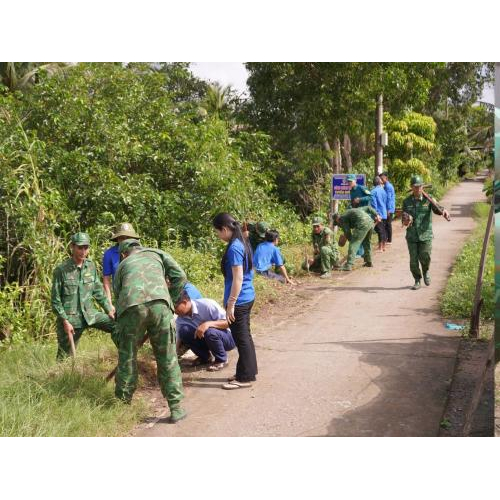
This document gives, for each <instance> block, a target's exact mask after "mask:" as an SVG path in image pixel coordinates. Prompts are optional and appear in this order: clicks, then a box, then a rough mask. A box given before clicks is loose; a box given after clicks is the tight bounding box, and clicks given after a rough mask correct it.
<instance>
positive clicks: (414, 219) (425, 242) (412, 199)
mask: <svg viewBox="0 0 500 500" xmlns="http://www.w3.org/2000/svg"><path fill="white" fill-rule="evenodd" d="M411 189H412V194H411V195H410V196H408V197H407V198H405V200H404V201H403V217H402V220H403V224H404V225H405V226H406V242H407V244H408V251H409V252H410V270H411V273H412V275H413V278H414V279H415V284H414V285H413V286H412V287H411V288H412V290H418V289H419V288H420V280H421V279H422V275H423V277H424V283H425V284H426V285H427V286H429V285H430V284H431V277H430V274H429V267H430V265H431V252H432V238H433V234H432V212H434V213H435V214H437V215H442V216H443V217H444V218H445V219H447V220H450V215H449V213H448V212H447V211H446V210H445V209H444V208H443V207H442V206H440V205H438V204H437V203H436V202H435V201H434V200H433V198H432V197H430V196H429V195H427V194H426V193H424V182H423V180H422V177H421V176H420V175H413V176H412V178H411ZM431 200H432V201H431ZM420 266H422V272H420Z"/></svg>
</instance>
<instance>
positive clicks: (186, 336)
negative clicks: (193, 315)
mask: <svg viewBox="0 0 500 500" xmlns="http://www.w3.org/2000/svg"><path fill="white" fill-rule="evenodd" d="M195 331H196V329H195V328H194V327H192V326H190V325H182V326H181V327H180V328H179V331H178V332H177V333H178V335H179V339H180V340H181V341H182V343H183V344H186V345H187V346H188V347H189V348H190V349H191V350H192V351H193V352H194V353H195V354H196V356H198V357H199V358H201V359H202V360H204V361H208V359H209V358H210V353H212V354H213V355H214V358H215V362H216V363H222V362H226V361H227V351H231V350H232V349H234V348H235V347H236V344H235V343H234V339H233V336H232V335H231V332H227V331H225V330H218V329H217V328H209V329H208V330H207V331H206V332H205V335H204V337H203V338H202V339H198V338H196V337H195V336H194V332H195Z"/></svg>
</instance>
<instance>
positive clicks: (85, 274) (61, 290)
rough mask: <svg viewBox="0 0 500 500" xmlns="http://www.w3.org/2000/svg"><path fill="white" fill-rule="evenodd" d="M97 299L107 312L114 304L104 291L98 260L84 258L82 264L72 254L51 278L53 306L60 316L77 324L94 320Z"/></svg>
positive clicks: (80, 325)
mask: <svg viewBox="0 0 500 500" xmlns="http://www.w3.org/2000/svg"><path fill="white" fill-rule="evenodd" d="M94 299H95V300H96V301H97V302H98V303H99V304H100V305H101V306H102V308H103V309H104V310H105V311H106V313H108V312H109V311H110V310H111V305H110V304H109V301H108V299H107V297H106V295H105V294H104V289H103V287H102V283H101V281H100V279H99V276H98V274H97V270H96V267H95V264H94V263H93V262H92V261H91V260H90V259H85V261H84V262H83V264H82V267H81V268H79V267H77V265H76V264H75V261H74V260H73V259H72V258H69V259H66V260H65V261H64V262H63V263H62V264H60V265H59V266H57V267H56V269H55V270H54V276H53V279H52V300H51V302H52V310H53V311H54V312H55V313H56V315H57V317H58V318H59V319H60V320H63V319H67V320H68V321H69V322H70V323H71V324H72V325H73V326H74V327H75V328H80V327H82V326H83V322H84V321H85V322H86V323H87V324H88V325H92V324H94V323H95V319H96V315H97V313H98V312H99V311H98V310H97V309H96V308H95V305H94Z"/></svg>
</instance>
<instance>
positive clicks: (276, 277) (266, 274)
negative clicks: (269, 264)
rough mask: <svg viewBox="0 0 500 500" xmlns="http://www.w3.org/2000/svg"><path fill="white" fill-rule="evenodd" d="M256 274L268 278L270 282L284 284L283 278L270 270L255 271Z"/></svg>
mask: <svg viewBox="0 0 500 500" xmlns="http://www.w3.org/2000/svg"><path fill="white" fill-rule="evenodd" d="M257 274H260V275H261V276H264V277H265V278H269V279H271V280H278V281H281V283H285V281H286V280H285V277H284V276H283V275H282V274H278V273H275V272H274V271H273V270H272V269H267V270H266V271H257Z"/></svg>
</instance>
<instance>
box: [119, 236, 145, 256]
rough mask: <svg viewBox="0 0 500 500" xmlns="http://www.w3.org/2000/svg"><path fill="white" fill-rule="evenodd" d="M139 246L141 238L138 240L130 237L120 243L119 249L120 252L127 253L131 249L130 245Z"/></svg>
mask: <svg viewBox="0 0 500 500" xmlns="http://www.w3.org/2000/svg"><path fill="white" fill-rule="evenodd" d="M139 246H141V244H140V243H139V240H136V239H134V238H128V239H126V240H123V241H122V242H121V243H120V245H119V247H118V251H119V252H120V253H125V252H127V251H128V250H129V249H130V247H139Z"/></svg>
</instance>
